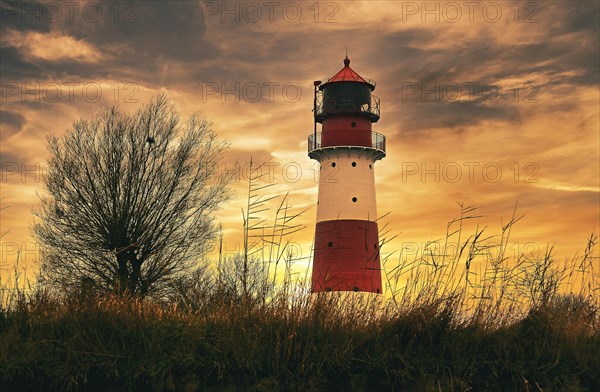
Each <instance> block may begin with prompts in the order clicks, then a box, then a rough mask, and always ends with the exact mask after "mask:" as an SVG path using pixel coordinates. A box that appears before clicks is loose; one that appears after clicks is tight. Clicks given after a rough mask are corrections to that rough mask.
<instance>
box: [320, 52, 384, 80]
mask: <svg viewBox="0 0 600 392" xmlns="http://www.w3.org/2000/svg"><path fill="white" fill-rule="evenodd" d="M335 82H359V83H367V84H369V85H371V88H374V87H375V86H374V84H373V83H372V82H371V81H368V80H366V79H364V78H363V77H362V76H360V75H359V74H357V73H356V71H354V70H353V69H352V68H350V59H349V58H348V56H346V58H345V59H344V68H342V69H341V70H339V71H338V73H336V74H335V75H333V76H332V77H330V78H329V79H327V81H326V82H325V83H324V84H327V83H335Z"/></svg>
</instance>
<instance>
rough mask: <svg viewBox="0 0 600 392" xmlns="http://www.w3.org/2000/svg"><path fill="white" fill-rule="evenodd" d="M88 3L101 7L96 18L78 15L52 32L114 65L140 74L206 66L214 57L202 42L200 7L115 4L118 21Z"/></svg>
mask: <svg viewBox="0 0 600 392" xmlns="http://www.w3.org/2000/svg"><path fill="white" fill-rule="evenodd" d="M94 3H95V4H100V5H101V7H100V8H101V9H102V10H103V11H102V12H103V16H102V17H99V18H94V19H93V20H90V18H85V17H83V16H82V15H78V17H77V18H76V19H75V20H74V21H73V22H69V21H68V20H63V23H61V24H59V25H58V26H57V28H58V29H59V30H60V31H61V32H63V33H65V34H68V35H71V36H73V37H75V38H77V39H83V40H85V41H86V42H89V43H92V44H94V45H95V46H97V47H99V48H101V49H102V50H103V51H105V52H107V53H110V54H112V55H114V58H113V59H112V60H113V61H117V63H126V64H130V65H132V66H133V65H137V66H138V67H140V68H141V69H144V68H146V67H147V66H148V63H151V64H152V63H154V62H157V61H168V60H178V61H181V60H189V61H191V60H194V61H198V60H208V59H211V58H213V57H214V56H215V55H216V54H217V53H216V50H215V47H214V46H213V45H212V43H210V42H207V41H206V40H205V39H204V35H205V33H206V23H205V21H204V20H203V10H202V5H201V3H200V1H135V2H118V4H120V13H119V16H115V15H116V14H115V11H114V8H111V9H110V11H111V12H109V9H108V8H109V6H110V4H108V3H98V2H94ZM82 4H85V3H82ZM84 6H85V5H82V7H84ZM104 13H106V14H104ZM96 19H97V20H96Z"/></svg>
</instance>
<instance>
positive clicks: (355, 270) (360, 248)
mask: <svg viewBox="0 0 600 392" xmlns="http://www.w3.org/2000/svg"><path fill="white" fill-rule="evenodd" d="M322 291H367V292H373V293H381V292H382V287H381V265H380V257H379V234H378V228H377V222H371V221H364V220H332V221H324V222H318V223H317V227H316V233H315V258H314V263H313V272H312V292H322Z"/></svg>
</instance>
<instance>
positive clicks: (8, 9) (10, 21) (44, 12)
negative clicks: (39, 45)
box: [0, 0, 58, 34]
mask: <svg viewBox="0 0 600 392" xmlns="http://www.w3.org/2000/svg"><path fill="white" fill-rule="evenodd" d="M55 4H58V2H55ZM51 8H52V6H50V8H49V7H48V5H47V4H45V3H44V2H38V1H31V0H25V1H23V0H17V1H14V0H13V1H2V2H0V22H1V23H0V34H5V33H6V32H7V31H8V30H17V31H37V32H42V33H46V32H49V31H50V30H51V27H52V19H54V18H55V15H57V14H56V12H53V11H55V10H56V9H58V8H54V10H53V9H51Z"/></svg>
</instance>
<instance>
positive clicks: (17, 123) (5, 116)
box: [0, 110, 25, 138]
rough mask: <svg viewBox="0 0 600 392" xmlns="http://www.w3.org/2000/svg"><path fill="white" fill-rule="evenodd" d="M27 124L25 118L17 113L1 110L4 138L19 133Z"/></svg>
mask: <svg viewBox="0 0 600 392" xmlns="http://www.w3.org/2000/svg"><path fill="white" fill-rule="evenodd" d="M23 124H25V116H23V115H22V114H20V113H17V112H10V111H7V110H0V127H2V137H3V138H6V137H10V136H12V135H14V134H16V133H18V132H19V131H20V130H21V128H22V127H23Z"/></svg>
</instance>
